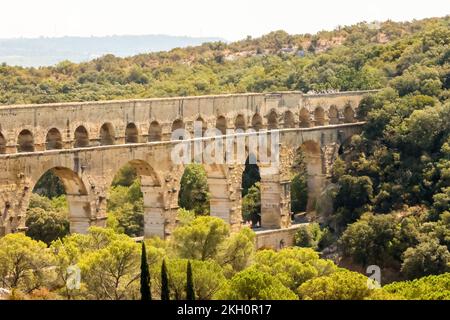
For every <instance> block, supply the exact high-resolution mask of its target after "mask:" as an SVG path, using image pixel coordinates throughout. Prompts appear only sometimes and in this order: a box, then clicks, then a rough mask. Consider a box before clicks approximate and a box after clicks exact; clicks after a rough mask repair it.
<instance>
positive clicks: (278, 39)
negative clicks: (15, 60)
mask: <svg viewBox="0 0 450 320" xmlns="http://www.w3.org/2000/svg"><path fill="white" fill-rule="evenodd" d="M449 22H450V18H449V17H445V18H434V19H426V20H420V21H414V22H407V23H395V22H384V23H380V24H375V23H372V24H368V23H360V24H357V25H354V26H349V27H340V28H338V29H336V30H334V31H327V32H325V31H324V32H320V33H318V34H316V35H288V34H287V33H285V32H283V31H277V32H273V33H270V34H268V35H266V36H263V37H261V38H258V39H251V38H248V39H246V40H242V41H238V42H234V43H230V44H225V43H220V42H217V43H205V44H203V45H202V46H197V47H189V48H185V49H174V50H171V51H169V52H160V53H151V54H141V55H137V56H134V57H130V58H117V57H114V56H112V55H108V56H104V57H102V58H99V59H96V60H92V61H90V62H87V63H80V64H74V63H71V62H68V61H65V62H61V63H59V64H58V65H56V66H54V67H45V68H38V69H36V68H20V67H10V66H6V65H2V66H1V67H0V103H2V104H17V103H41V102H58V101H87V100H102V99H121V98H132V97H136V98H142V97H163V96H184V95H199V94H212V93H228V92H247V91H255V92H260V91H275V90H302V91H305V92H307V91H310V90H330V89H333V90H341V91H342V90H354V89H374V88H382V87H385V86H386V85H388V84H389V83H390V81H392V80H393V78H395V77H398V76H402V75H405V76H407V75H410V74H411V73H416V71H415V69H416V68H417V65H421V66H425V68H422V69H421V70H419V71H418V72H419V74H420V75H421V76H420V77H422V78H423V77H426V78H427V79H428V78H430V76H431V79H429V80H428V82H427V85H426V87H427V88H428V90H429V92H431V93H432V94H433V95H435V94H436V93H437V94H439V93H440V92H436V91H439V90H437V89H436V88H437V87H439V85H438V81H440V82H441V84H444V85H445V86H448V65H446V61H447V60H448V57H449V53H448V39H449V35H448V33H449ZM430 66H432V70H430V69H427V68H426V67H430ZM432 80H433V81H435V82H433V81H432ZM421 81H422V80H421ZM401 85H405V84H402V83H397V86H401ZM415 85H416V86H420V87H422V83H415ZM401 90H403V91H404V90H405V89H404V88H403V89H401Z"/></svg>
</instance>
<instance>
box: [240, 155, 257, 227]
mask: <svg viewBox="0 0 450 320" xmlns="http://www.w3.org/2000/svg"><path fill="white" fill-rule="evenodd" d="M251 158H253V159H255V158H254V157H253V155H249V157H248V158H247V160H246V161H245V169H244V172H243V173H242V218H243V220H244V222H246V223H250V224H251V226H252V227H253V228H258V227H261V175H260V171H259V167H258V165H257V164H254V163H250V159H251ZM252 162H253V161H252Z"/></svg>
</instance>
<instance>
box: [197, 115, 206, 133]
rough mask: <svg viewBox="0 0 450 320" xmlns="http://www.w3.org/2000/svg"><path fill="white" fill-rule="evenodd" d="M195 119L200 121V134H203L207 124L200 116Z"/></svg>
mask: <svg viewBox="0 0 450 320" xmlns="http://www.w3.org/2000/svg"><path fill="white" fill-rule="evenodd" d="M195 121H196V122H199V123H200V125H201V128H202V136H204V135H205V132H206V130H208V124H207V123H206V121H205V120H203V118H202V117H198V118H197V119H196V120H195Z"/></svg>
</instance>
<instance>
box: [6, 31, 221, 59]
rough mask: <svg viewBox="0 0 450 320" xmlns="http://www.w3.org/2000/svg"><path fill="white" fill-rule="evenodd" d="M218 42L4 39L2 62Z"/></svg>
mask: <svg viewBox="0 0 450 320" xmlns="http://www.w3.org/2000/svg"><path fill="white" fill-rule="evenodd" d="M214 41H224V39H220V38H194V37H178V36H167V35H143V36H108V37H60V38H43V37H42V38H16V39H0V63H3V62H5V63H7V64H8V65H17V66H24V67H37V66H51V65H55V64H57V63H58V62H60V61H63V60H70V61H72V62H84V61H89V60H92V59H95V58H98V57H100V56H102V55H105V54H109V53H111V54H114V55H115V56H119V57H126V56H132V55H136V54H139V53H147V52H157V51H167V50H171V49H173V48H177V47H187V46H197V45H200V44H202V43H204V42H214Z"/></svg>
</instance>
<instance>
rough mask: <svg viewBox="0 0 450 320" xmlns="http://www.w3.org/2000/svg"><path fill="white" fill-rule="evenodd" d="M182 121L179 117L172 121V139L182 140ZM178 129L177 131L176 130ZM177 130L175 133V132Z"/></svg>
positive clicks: (183, 134)
mask: <svg viewBox="0 0 450 320" xmlns="http://www.w3.org/2000/svg"><path fill="white" fill-rule="evenodd" d="M182 129H184V122H183V120H181V119H177V120H175V121H174V122H173V123H172V140H183V139H184V136H185V133H184V130H182ZM177 130H178V131H177ZM175 131H177V133H175Z"/></svg>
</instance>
